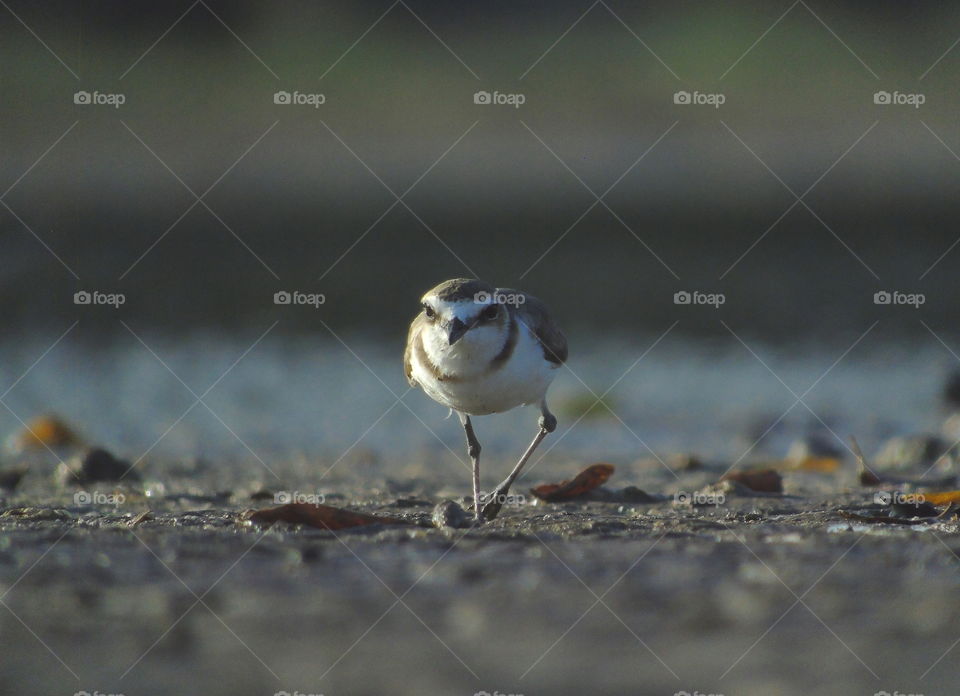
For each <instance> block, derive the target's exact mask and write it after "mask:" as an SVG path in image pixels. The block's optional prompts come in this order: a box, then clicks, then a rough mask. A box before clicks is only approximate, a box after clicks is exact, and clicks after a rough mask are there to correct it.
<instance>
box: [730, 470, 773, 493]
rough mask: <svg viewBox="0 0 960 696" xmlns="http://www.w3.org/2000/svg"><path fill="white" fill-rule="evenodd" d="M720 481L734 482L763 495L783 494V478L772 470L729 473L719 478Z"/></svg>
mask: <svg viewBox="0 0 960 696" xmlns="http://www.w3.org/2000/svg"><path fill="white" fill-rule="evenodd" d="M720 480H721V481H736V482H737V483H741V484H743V485H744V486H746V487H747V488H750V489H752V490H755V491H761V492H763V493H783V478H782V477H781V476H780V474H778V473H777V472H776V471H774V470H773V469H757V470H753V471H731V472H729V473H727V474H724V475H723V476H721V477H720Z"/></svg>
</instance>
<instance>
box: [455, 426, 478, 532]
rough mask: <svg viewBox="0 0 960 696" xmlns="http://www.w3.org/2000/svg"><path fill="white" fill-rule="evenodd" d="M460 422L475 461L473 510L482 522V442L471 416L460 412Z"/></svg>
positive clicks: (471, 458)
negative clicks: (479, 439)
mask: <svg viewBox="0 0 960 696" xmlns="http://www.w3.org/2000/svg"><path fill="white" fill-rule="evenodd" d="M458 415H459V416H460V422H461V423H462V424H463V431H464V432H465V433H466V434H467V454H469V455H470V460H471V461H472V462H473V510H474V516H475V518H476V520H477V522H482V521H483V518H482V517H481V516H480V442H479V441H478V440H477V436H476V434H475V433H474V432H473V423H471V422H470V416H468V415H467V414H465V413H458Z"/></svg>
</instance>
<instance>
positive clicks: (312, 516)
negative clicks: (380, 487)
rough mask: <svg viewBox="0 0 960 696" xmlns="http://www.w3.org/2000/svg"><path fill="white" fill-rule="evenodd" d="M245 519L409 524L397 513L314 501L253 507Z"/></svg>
mask: <svg viewBox="0 0 960 696" xmlns="http://www.w3.org/2000/svg"><path fill="white" fill-rule="evenodd" d="M243 519H246V520H250V521H251V522H255V523H257V524H262V525H266V526H269V525H272V524H274V523H275V522H287V523H289V524H305V525H307V526H309V527H318V528H319V529H333V530H336V529H349V528H351V527H363V526H366V525H370V524H409V523H408V522H406V521H404V520H399V519H396V518H393V517H377V516H376V515H368V514H366V513H364V512H354V511H353V510H344V509H343V508H338V507H333V506H332V505H315V504H313V503H288V504H287V505H278V506H277V507H271V508H263V509H262V510H250V511H249V512H247V513H244V515H243Z"/></svg>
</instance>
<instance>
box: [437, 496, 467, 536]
mask: <svg viewBox="0 0 960 696" xmlns="http://www.w3.org/2000/svg"><path fill="white" fill-rule="evenodd" d="M431 521H432V522H433V526H434V527H437V528H439V529H443V528H445V527H453V528H454V529H466V528H467V527H472V526H473V521H474V520H473V515H471V514H470V513H468V512H467V511H466V510H464V509H463V508H462V507H461V506H460V505H459V504H458V503H456V502H454V501H453V500H445V501H443V502H442V503H437V504H436V505H435V506H434V508H433V515H432V516H431Z"/></svg>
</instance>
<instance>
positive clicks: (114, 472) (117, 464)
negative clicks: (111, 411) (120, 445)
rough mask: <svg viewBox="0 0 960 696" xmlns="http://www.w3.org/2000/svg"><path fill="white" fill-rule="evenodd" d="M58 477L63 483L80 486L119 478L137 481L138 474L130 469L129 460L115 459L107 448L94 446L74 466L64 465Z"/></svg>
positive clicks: (138, 478)
mask: <svg viewBox="0 0 960 696" xmlns="http://www.w3.org/2000/svg"><path fill="white" fill-rule="evenodd" d="M64 467H65V468H64V469H61V471H60V477H61V479H62V480H63V481H64V482H65V483H68V484H69V483H72V484H74V485H78V486H82V485H86V484H88V483H96V482H99V481H119V480H120V479H121V478H125V479H130V480H131V481H139V480H140V474H139V473H138V472H137V471H136V469H132V468H131V465H130V462H128V461H125V460H123V459H117V458H116V457H114V456H113V455H112V454H110V453H109V452H108V451H107V450H105V449H101V448H99V447H95V448H93V449H91V450H89V451H88V452H87V453H86V454H85V455H84V457H83V460H82V461H81V462H80V466H79V468H77V467H76V466H69V465H64Z"/></svg>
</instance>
